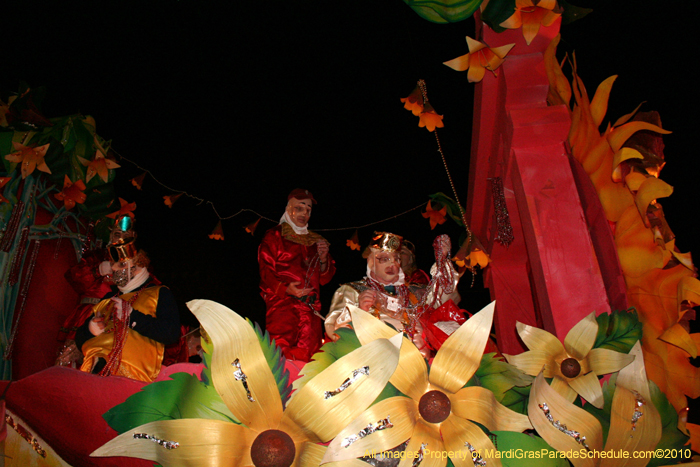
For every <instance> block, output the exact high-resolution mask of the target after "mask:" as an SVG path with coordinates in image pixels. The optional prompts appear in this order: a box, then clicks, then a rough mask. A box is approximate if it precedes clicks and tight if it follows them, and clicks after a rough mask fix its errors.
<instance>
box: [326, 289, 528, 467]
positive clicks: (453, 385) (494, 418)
mask: <svg viewBox="0 0 700 467" xmlns="http://www.w3.org/2000/svg"><path fill="white" fill-rule="evenodd" d="M349 308H350V313H351V315H352V325H353V328H354V329H355V332H356V333H357V338H358V339H359V340H360V342H361V343H362V345H363V346H365V345H367V344H368V343H371V342H373V340H374V339H380V338H386V337H388V336H390V335H393V334H394V333H395V332H396V331H394V330H393V329H392V328H390V327H389V326H387V325H386V324H384V323H382V322H381V321H380V320H379V319H377V318H375V317H374V316H372V315H371V314H369V313H367V312H365V311H363V310H361V309H359V308H357V307H354V306H352V305H350V306H349ZM494 309H495V302H494V303H491V304H490V305H488V306H486V307H485V308H484V309H483V310H481V311H480V312H479V313H476V314H475V315H474V316H472V317H471V318H470V319H469V320H467V321H466V322H465V323H464V324H463V325H462V326H460V328H459V329H457V330H456V331H455V332H454V333H453V334H452V335H451V336H450V337H448V338H447V340H445V342H444V343H443V344H442V346H441V347H440V350H438V352H437V354H436V355H435V359H434V360H433V363H432V365H431V367H430V373H428V366H427V364H426V361H425V360H424V359H423V357H422V355H421V353H420V351H419V350H418V348H416V346H415V345H413V344H412V343H410V342H409V341H408V339H407V338H406V337H404V339H406V341H405V342H404V344H403V346H402V347H401V354H400V359H399V365H398V367H397V368H396V371H395V373H394V375H393V376H392V377H391V379H390V380H389V382H390V383H391V384H393V385H394V386H395V387H396V389H398V390H399V391H401V392H402V393H403V394H405V395H406V396H408V397H403V396H398V397H390V398H387V399H384V400H382V401H380V402H378V403H376V404H375V405H373V406H372V407H370V408H369V409H367V410H366V411H365V412H363V413H362V415H360V416H359V417H357V418H356V419H355V420H353V421H352V422H351V423H350V424H349V425H348V427H347V428H346V429H344V430H343V431H342V432H341V433H340V434H339V435H338V436H336V438H335V439H334V440H333V441H332V442H331V443H330V445H329V446H328V451H327V452H326V455H325V457H324V459H323V461H324V462H333V461H344V460H347V459H352V458H358V457H361V456H363V455H365V454H364V453H366V452H377V453H379V452H382V451H385V450H387V449H391V448H393V447H395V446H398V445H399V444H401V443H403V442H405V441H406V440H408V446H406V452H407V453H408V452H411V453H420V452H421V451H422V452H425V450H426V449H427V450H430V451H431V452H438V453H445V454H448V453H449V455H450V456H451V458H452V460H453V461H454V462H455V465H467V461H465V459H468V460H469V461H468V462H469V463H470V465H471V460H472V454H471V450H470V448H469V446H471V447H472V448H473V449H476V450H477V451H480V452H487V450H489V449H495V447H494V445H493V443H492V441H491V440H490V439H489V437H488V436H486V434H485V433H484V431H483V430H482V429H481V428H480V427H479V426H478V425H477V423H478V424H481V425H483V426H485V427H486V428H487V429H488V430H491V431H494V430H505V431H516V432H520V431H523V430H527V429H531V428H532V425H530V422H529V420H528V418H527V417H526V416H525V415H522V414H519V413H516V412H514V411H512V410H510V409H508V408H507V407H505V406H504V405H502V404H500V403H499V402H498V401H496V398H495V396H494V394H493V393H492V392H491V391H490V390H488V389H486V388H484V387H480V386H469V387H464V386H465V384H466V383H467V381H469V380H470V379H471V377H472V376H473V375H474V373H475V372H476V370H477V369H478V367H479V364H480V362H481V357H482V354H483V352H484V348H485V346H486V342H487V340H488V337H489V332H490V330H491V324H492V322H493V313H494ZM387 419H388V420H390V422H391V423H392V424H393V426H392V427H391V428H388V429H385V430H382V431H381V435H379V436H378V435H376V434H373V433H372V434H368V435H366V436H364V437H360V439H355V437H356V435H357V433H360V432H361V431H362V430H364V429H366V427H368V426H370V424H372V425H373V426H374V425H376V424H377V422H378V421H383V420H387ZM475 422H476V423H475ZM428 459H430V462H425V464H422V465H434V466H437V465H443V466H444V465H445V463H446V459H445V458H443V459H442V460H441V461H440V460H436V459H435V458H434V457H433V458H431V457H430V456H429V455H426V456H425V460H428ZM414 460H415V459H414ZM458 461H461V463H459V462H458ZM404 462H408V464H406V465H411V464H410V462H411V461H410V460H408V461H404ZM490 462H491V461H489V463H490ZM489 465H490V464H489ZM493 465H499V463H498V461H497V460H494V464H493Z"/></svg>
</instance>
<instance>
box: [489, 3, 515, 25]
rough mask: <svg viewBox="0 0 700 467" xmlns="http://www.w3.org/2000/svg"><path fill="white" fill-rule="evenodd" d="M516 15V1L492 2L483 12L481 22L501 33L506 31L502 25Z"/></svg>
mask: <svg viewBox="0 0 700 467" xmlns="http://www.w3.org/2000/svg"><path fill="white" fill-rule="evenodd" d="M514 13H515V0H491V1H490V2H489V3H488V5H486V8H485V9H484V11H482V12H481V20H482V21H483V22H484V23H486V24H488V25H489V27H490V28H491V29H493V30H494V31H496V32H499V33H500V32H503V31H505V30H506V28H503V27H501V26H500V24H501V23H502V22H504V21H505V20H507V19H508V18H510V17H511V16H513V14H514Z"/></svg>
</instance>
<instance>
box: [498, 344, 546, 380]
mask: <svg viewBox="0 0 700 467" xmlns="http://www.w3.org/2000/svg"><path fill="white" fill-rule="evenodd" d="M503 356H504V357H506V360H508V363H510V364H511V365H513V366H514V367H516V368H517V369H519V370H521V371H523V372H525V373H527V374H528V375H532V376H537V375H538V374H540V371H542V369H543V368H544V376H545V378H551V377H552V376H554V375H555V374H559V371H557V370H556V369H554V368H552V365H548V363H549V362H551V361H552V355H550V354H549V353H547V352H545V351H543V350H529V351H527V352H523V353H521V354H518V355H508V354H503Z"/></svg>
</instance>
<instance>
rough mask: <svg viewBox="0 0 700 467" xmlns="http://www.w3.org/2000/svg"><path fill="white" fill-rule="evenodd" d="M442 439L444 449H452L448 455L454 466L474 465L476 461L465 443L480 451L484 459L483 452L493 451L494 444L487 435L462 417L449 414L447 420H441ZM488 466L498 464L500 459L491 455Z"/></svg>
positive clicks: (467, 466)
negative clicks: (450, 454)
mask: <svg viewBox="0 0 700 467" xmlns="http://www.w3.org/2000/svg"><path fill="white" fill-rule="evenodd" d="M440 431H441V432H442V439H443V440H444V443H445V451H447V452H448V453H449V452H450V451H452V453H453V455H452V456H450V459H451V460H452V463H453V464H454V465H455V467H474V465H476V463H475V462H474V460H473V457H472V451H470V450H469V447H468V446H467V444H466V443H469V444H470V445H471V446H472V448H473V449H474V450H475V451H477V452H479V451H480V452H481V453H482V456H483V458H484V459H486V457H485V454H484V453H485V452H487V451H488V452H494V451H495V450H496V448H495V446H494V445H493V443H492V442H491V440H490V439H489V437H488V436H486V434H485V433H484V432H483V431H482V430H481V428H479V427H478V426H476V425H475V424H473V423H472V422H470V421H469V420H465V419H463V418H459V417H455V416H452V415H451V416H449V417H448V418H447V420H445V421H444V422H442V426H441V427H440ZM487 464H488V465H489V466H490V467H493V466H500V465H501V460H500V459H499V458H497V457H491V458H489V459H488V460H487Z"/></svg>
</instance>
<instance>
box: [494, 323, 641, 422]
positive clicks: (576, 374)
mask: <svg viewBox="0 0 700 467" xmlns="http://www.w3.org/2000/svg"><path fill="white" fill-rule="evenodd" d="M516 326H517V329H518V334H519V335H520V338H521V339H522V341H523V342H524V343H525V345H527V347H528V349H530V350H529V351H527V352H523V353H521V354H519V355H506V354H504V356H505V357H506V360H508V363H510V364H511V365H513V366H515V367H516V368H519V369H520V370H521V371H523V372H525V373H527V374H529V375H533V376H536V375H538V374H539V373H540V371H541V370H542V367H544V377H545V378H553V379H552V387H553V388H554V390H555V391H557V392H558V393H559V394H561V395H562V396H563V397H564V398H565V399H566V400H568V401H570V402H573V401H574V399H576V394H577V393H578V394H579V395H580V396H581V397H583V398H584V399H586V401H587V402H589V403H591V404H593V405H594V406H595V407H598V408H601V407H603V391H602V389H601V387H600V382H599V381H598V375H606V374H608V373H613V372H615V371H619V370H620V369H621V368H624V367H625V366H627V365H629V364H630V362H632V360H634V357H633V356H631V355H628V354H623V353H620V352H615V351H614V350H608V349H594V348H593V344H594V343H595V338H596V335H597V333H598V322H597V321H596V319H595V313H591V314H589V315H588V316H586V317H585V318H583V319H582V320H581V321H579V322H578V323H577V324H576V325H575V326H574V327H573V328H571V330H570V331H569V332H568V334H567V335H566V338H564V345H562V343H561V342H560V341H559V339H558V338H557V337H556V336H554V335H552V334H550V333H549V332H547V331H544V330H542V329H539V328H536V327H533V326H528V325H526V324H523V323H521V322H518V323H517V325H516Z"/></svg>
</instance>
